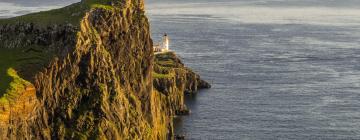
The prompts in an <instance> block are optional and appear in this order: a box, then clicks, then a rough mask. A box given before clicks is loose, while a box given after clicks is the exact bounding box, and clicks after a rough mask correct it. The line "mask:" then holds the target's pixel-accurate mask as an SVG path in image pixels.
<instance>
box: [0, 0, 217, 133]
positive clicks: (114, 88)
mask: <svg viewBox="0 0 360 140" xmlns="http://www.w3.org/2000/svg"><path fill="white" fill-rule="evenodd" d="M85 1H86V0H85ZM85 1H82V2H85ZM0 29H1V30H0V41H1V42H2V44H0V45H1V46H0V47H8V48H26V50H27V49H30V48H31V47H33V46H43V50H41V51H43V53H51V54H54V55H51V56H53V59H51V60H50V61H49V64H48V66H47V67H44V68H41V69H40V70H39V71H35V72H30V74H29V73H26V71H24V72H22V73H20V75H26V76H25V79H26V80H29V81H30V82H32V84H33V85H34V86H35V89H36V94H35V90H34V89H33V88H26V87H25V90H23V91H24V92H20V93H19V94H20V95H19V96H18V99H16V100H14V102H15V104H19V105H21V104H28V105H24V106H23V108H24V109H16V111H15V112H16V114H18V115H7V116H8V118H6V117H2V119H0V138H1V139H90V138H91V139H169V138H170V139H171V138H173V136H174V134H173V124H172V116H174V115H175V114H179V113H178V112H179V111H182V110H184V109H186V107H185V105H184V98H183V96H184V93H185V92H186V93H195V92H196V91H197V90H198V89H200V88H208V87H210V85H209V84H207V83H206V82H205V81H203V80H200V77H199V76H198V75H196V74H195V73H193V72H192V71H191V70H190V69H188V68H185V67H184V65H183V64H182V63H181V62H180V60H179V59H178V58H177V57H176V56H175V54H173V53H168V54H163V55H156V59H155V61H154V53H153V50H152V45H153V44H152V40H151V38H150V30H149V23H148V20H147V18H146V16H145V14H144V2H143V1H142V0H124V1H114V3H110V5H104V6H97V8H92V9H91V10H90V11H89V12H87V13H86V15H85V17H83V18H82V20H81V21H80V24H79V27H75V26H72V25H51V26H49V27H47V28H44V27H37V26H36V25H33V24H31V23H22V24H17V25H14V26H10V25H6V26H2V27H0ZM7 32H11V33H10V34H8V33H7ZM11 40H12V41H11ZM48 50H52V51H48ZM163 60H165V61H172V62H171V63H172V64H174V65H171V66H167V65H164V64H163ZM154 63H155V64H154ZM33 66H34V67H35V66H36V65H33ZM18 69H21V67H19V68H18ZM27 100H28V101H27ZM29 107H31V108H32V110H31V109H29ZM1 108H2V109H3V112H5V113H3V114H5V115H6V112H9V113H8V114H10V112H13V111H11V110H13V109H14V108H13V107H10V106H4V105H2V106H1V104H0V109H1ZM16 108H18V107H16ZM7 110H8V111H7ZM9 110H10V111H9ZM0 115H2V114H1V112H0Z"/></svg>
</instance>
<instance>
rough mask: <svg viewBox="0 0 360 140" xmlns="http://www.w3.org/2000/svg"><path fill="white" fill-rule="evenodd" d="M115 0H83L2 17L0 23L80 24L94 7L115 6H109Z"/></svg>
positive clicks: (108, 7)
mask: <svg viewBox="0 0 360 140" xmlns="http://www.w3.org/2000/svg"><path fill="white" fill-rule="evenodd" d="M112 1H113V0H83V1H82V2H78V3H74V4H72V5H69V6H66V7H64V8H60V9H54V10H50V11H43V12H38V13H32V14H28V15H23V16H18V17H13V18H9V19H0V25H1V24H2V25H4V24H15V23H18V22H28V23H34V24H37V25H40V26H42V27H46V26H48V25H53V24H72V25H79V24H80V20H81V19H82V18H83V17H84V15H85V13H86V12H88V11H89V10H90V9H92V8H97V7H102V8H107V9H110V8H113V7H112V6H109V4H110V2H112Z"/></svg>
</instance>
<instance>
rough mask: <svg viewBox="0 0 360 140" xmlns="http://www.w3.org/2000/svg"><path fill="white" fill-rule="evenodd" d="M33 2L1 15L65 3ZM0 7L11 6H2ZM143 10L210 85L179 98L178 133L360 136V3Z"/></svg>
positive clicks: (247, 0) (237, 3)
mask: <svg viewBox="0 0 360 140" xmlns="http://www.w3.org/2000/svg"><path fill="white" fill-rule="evenodd" d="M31 2H33V3H36V2H38V1H36V0H30V1H10V0H8V1H3V0H2V2H0V17H1V16H2V17H8V16H15V15H19V14H23V13H26V12H23V13H17V12H18V11H21V9H24V8H25V9H26V8H29V9H30V10H29V11H41V8H43V9H46V8H51V7H52V6H54V5H55V6H61V5H62V4H67V3H69V1H67V3H66V2H56V1H52V0H48V2H45V0H44V3H43V4H42V5H38V4H32V3H31ZM53 2H56V4H54V3H53ZM3 3H6V4H10V5H13V6H14V7H13V8H8V11H5V12H4V10H3V9H4V8H5V7H8V6H4V4H3ZM47 3H49V4H47ZM146 8H147V15H148V16H149V18H150V22H151V30H152V33H153V39H154V40H155V41H159V40H160V38H161V36H162V34H163V33H165V32H166V33H168V34H169V36H170V39H171V49H172V50H174V51H175V52H176V53H177V54H178V55H179V56H180V57H181V58H182V59H183V61H184V63H185V64H186V65H187V66H189V67H191V68H192V69H193V70H195V71H196V72H198V73H199V74H200V75H201V76H202V78H203V79H205V80H207V81H209V82H210V83H211V84H212V85H213V88H212V89H209V90H203V91H201V92H200V93H199V94H197V95H195V96H188V97H186V98H187V101H186V104H187V105H188V107H189V108H190V109H191V115H189V116H184V117H180V118H178V119H176V122H175V123H176V127H177V128H176V133H177V134H183V135H185V136H186V137H187V139H191V140H193V139H194V140H202V139H204V140H207V139H223V140H238V139H244V140H272V139H273V140H278V139H297V140H303V139H324V140H337V139H339V140H340V139H360V65H359V62H360V1H358V0H222V1H217V0H196V1H193V0H148V1H147V5H146ZM16 9H20V10H16ZM1 11H3V12H1Z"/></svg>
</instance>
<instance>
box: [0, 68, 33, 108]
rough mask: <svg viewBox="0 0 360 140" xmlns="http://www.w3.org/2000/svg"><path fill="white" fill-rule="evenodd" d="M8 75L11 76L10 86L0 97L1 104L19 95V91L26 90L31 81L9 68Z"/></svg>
mask: <svg viewBox="0 0 360 140" xmlns="http://www.w3.org/2000/svg"><path fill="white" fill-rule="evenodd" d="M6 76H7V77H8V78H9V80H10V82H9V87H8V88H7V90H6V92H5V94H3V96H1V97H0V104H4V103H9V102H11V101H12V100H13V99H16V97H17V96H18V95H19V91H22V90H25V88H26V86H30V85H31V83H30V82H28V81H26V80H24V79H22V78H20V76H19V75H18V74H17V72H16V70H14V69H13V68H9V69H8V70H7V72H6Z"/></svg>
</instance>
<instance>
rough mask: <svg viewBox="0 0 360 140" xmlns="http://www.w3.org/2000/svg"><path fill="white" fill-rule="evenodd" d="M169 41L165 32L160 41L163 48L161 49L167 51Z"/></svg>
mask: <svg viewBox="0 0 360 140" xmlns="http://www.w3.org/2000/svg"><path fill="white" fill-rule="evenodd" d="M169 43H170V41H169V36H168V35H167V34H166V33H165V34H164V36H163V42H162V48H163V49H164V50H163V51H169Z"/></svg>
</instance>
